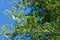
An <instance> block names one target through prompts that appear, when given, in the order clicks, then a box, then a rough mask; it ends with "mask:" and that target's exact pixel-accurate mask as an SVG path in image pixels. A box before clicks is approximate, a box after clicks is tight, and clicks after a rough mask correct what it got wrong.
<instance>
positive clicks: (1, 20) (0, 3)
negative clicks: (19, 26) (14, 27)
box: [0, 0, 13, 26]
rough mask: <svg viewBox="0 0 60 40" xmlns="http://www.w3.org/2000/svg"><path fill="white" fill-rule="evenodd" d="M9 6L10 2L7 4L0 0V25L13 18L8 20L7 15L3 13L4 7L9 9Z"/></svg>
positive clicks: (8, 22) (10, 21)
mask: <svg viewBox="0 0 60 40" xmlns="http://www.w3.org/2000/svg"><path fill="white" fill-rule="evenodd" d="M11 7H12V5H11V4H8V3H7V2H5V1H4V0H0V26H1V25H4V24H10V23H12V22H13V20H9V18H8V16H6V15H5V14H4V11H5V9H11Z"/></svg>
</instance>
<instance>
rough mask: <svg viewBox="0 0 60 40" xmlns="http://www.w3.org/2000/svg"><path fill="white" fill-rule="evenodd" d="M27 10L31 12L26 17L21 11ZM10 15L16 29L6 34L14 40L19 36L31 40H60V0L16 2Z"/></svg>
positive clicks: (18, 0) (23, 0)
mask: <svg viewBox="0 0 60 40" xmlns="http://www.w3.org/2000/svg"><path fill="white" fill-rule="evenodd" d="M27 8H28V9H29V8H31V10H30V12H29V13H28V14H26V15H24V14H23V13H22V12H21V10H23V11H25V10H26V9H27ZM15 10H16V11H18V10H19V11H18V12H17V13H16V11H15ZM26 12H27V11H26ZM10 14H11V17H12V19H13V20H15V23H13V25H14V26H15V27H16V28H15V30H14V31H12V32H9V31H8V30H7V31H6V33H4V34H5V35H6V36H10V38H11V39H12V40H14V38H15V37H16V36H17V35H19V37H21V38H24V37H27V38H28V37H29V38H30V40H60V0H16V3H15V5H14V6H13V7H12V9H11V10H10ZM12 28H13V27H12ZM16 40H18V38H16Z"/></svg>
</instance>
